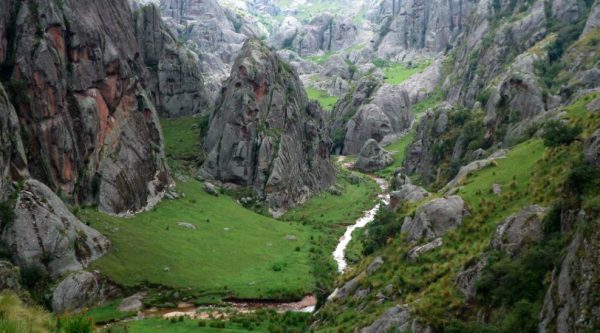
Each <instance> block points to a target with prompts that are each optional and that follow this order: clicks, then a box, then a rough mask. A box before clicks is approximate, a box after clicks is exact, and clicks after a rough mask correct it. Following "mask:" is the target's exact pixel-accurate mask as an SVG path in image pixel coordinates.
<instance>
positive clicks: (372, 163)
mask: <svg viewBox="0 0 600 333" xmlns="http://www.w3.org/2000/svg"><path fill="white" fill-rule="evenodd" d="M393 163H394V156H392V154H390V153H389V152H388V151H386V150H385V149H383V148H381V147H380V146H379V144H377V141H375V140H373V139H370V140H368V141H367V142H365V144H364V146H363V148H362V149H361V150H360V154H359V155H358V160H356V162H355V163H354V168H355V169H358V170H360V171H363V172H371V171H375V170H380V169H383V168H385V167H387V166H390V165H392V164H393Z"/></svg>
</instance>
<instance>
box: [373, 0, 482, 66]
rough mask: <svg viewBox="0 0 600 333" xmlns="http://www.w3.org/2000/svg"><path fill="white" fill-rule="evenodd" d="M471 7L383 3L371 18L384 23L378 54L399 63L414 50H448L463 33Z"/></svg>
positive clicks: (459, 0) (436, 1) (461, 2)
mask: <svg viewBox="0 0 600 333" xmlns="http://www.w3.org/2000/svg"><path fill="white" fill-rule="evenodd" d="M472 6H473V2H472V1H467V0H451V1H446V0H444V1H442V0H433V1H423V0H421V1H400V0H384V1H382V2H381V4H380V6H379V10H378V11H374V12H372V15H371V19H372V20H373V21H375V22H381V26H380V31H379V40H377V42H376V44H377V45H376V48H377V53H378V55H379V56H380V57H382V58H392V59H398V60H400V59H402V58H403V57H405V56H406V54H407V53H410V52H411V50H419V52H421V53H422V52H424V53H430V54H435V53H439V52H442V51H445V50H446V49H447V48H448V47H450V46H452V45H453V44H454V43H455V41H456V39H457V37H458V36H459V35H460V34H461V33H462V31H463V28H464V26H465V24H466V21H467V19H468V15H469V13H470V10H471V7H472Z"/></svg>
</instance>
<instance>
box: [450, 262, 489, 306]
mask: <svg viewBox="0 0 600 333" xmlns="http://www.w3.org/2000/svg"><path fill="white" fill-rule="evenodd" d="M487 262H488V258H487V257H486V256H482V257H481V258H479V259H478V260H476V261H474V262H472V263H470V264H468V265H466V266H465V267H463V268H462V269H461V270H460V272H459V273H458V274H457V275H456V278H455V279H454V284H455V285H456V287H457V288H458V290H460V291H461V292H462V293H463V295H465V297H466V298H467V299H470V298H473V297H475V295H476V292H477V290H476V286H477V280H478V279H479V278H480V277H481V273H482V272H483V269H484V268H485V266H486V265H487Z"/></svg>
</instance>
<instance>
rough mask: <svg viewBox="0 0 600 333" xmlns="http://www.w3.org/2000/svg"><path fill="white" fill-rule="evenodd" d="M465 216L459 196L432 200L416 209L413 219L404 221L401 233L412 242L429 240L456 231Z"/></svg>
mask: <svg viewBox="0 0 600 333" xmlns="http://www.w3.org/2000/svg"><path fill="white" fill-rule="evenodd" d="M466 214H467V212H466V209H465V202H464V201H463V199H462V198H461V197H460V196H457V195H454V196H451V197H448V198H438V199H434V200H432V201H430V202H428V203H426V204H424V205H422V206H420V207H419V208H417V211H416V212H415V216H414V218H412V219H410V218H409V219H407V220H405V221H404V224H402V233H403V234H405V235H406V237H407V240H409V241H413V242H416V241H420V240H431V239H434V238H437V237H441V236H443V235H445V234H446V233H448V232H449V231H451V230H453V229H456V228H457V227H458V226H459V225H461V224H462V221H463V218H464V216H465V215H466Z"/></svg>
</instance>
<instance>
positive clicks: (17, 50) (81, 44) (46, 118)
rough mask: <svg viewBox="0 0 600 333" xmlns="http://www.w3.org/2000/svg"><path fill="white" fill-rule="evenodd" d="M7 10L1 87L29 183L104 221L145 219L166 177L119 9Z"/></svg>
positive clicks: (126, 18)
mask: <svg viewBox="0 0 600 333" xmlns="http://www.w3.org/2000/svg"><path fill="white" fill-rule="evenodd" d="M10 3H13V10H12V11H8V12H9V13H10V15H9V16H8V17H7V18H6V19H7V21H4V22H3V25H4V26H6V27H7V31H9V33H8V34H6V35H5V36H4V40H3V45H7V47H6V51H5V52H4V53H5V56H4V62H3V64H2V65H3V75H4V76H3V80H6V81H5V82H7V83H6V84H7V87H8V90H9V92H10V94H11V96H12V97H11V102H12V103H13V104H14V105H15V109H16V111H17V115H18V118H19V122H20V126H21V129H22V130H21V137H22V138H23V144H24V148H25V152H26V154H27V156H28V157H29V158H28V165H27V168H28V170H29V172H30V174H31V176H32V177H34V178H36V179H38V180H41V181H43V182H44V183H46V184H48V185H49V186H50V187H51V188H52V189H54V190H55V191H60V192H62V193H63V195H65V196H67V197H69V198H71V200H72V201H73V202H77V203H82V204H96V205H98V207H99V209H100V210H102V211H105V212H109V213H124V212H128V211H139V210H141V209H144V208H145V207H146V206H147V205H148V202H151V201H153V200H155V198H157V197H159V196H160V192H161V191H162V190H163V189H164V188H165V187H166V186H168V184H169V177H168V174H167V170H166V167H165V164H164V159H163V154H164V153H163V149H162V137H161V131H160V125H159V124H158V117H157V114H156V111H155V109H154V106H153V104H152V102H151V101H150V99H149V98H148V96H147V94H146V91H145V90H144V87H143V85H142V79H143V77H144V75H145V74H146V73H145V69H144V68H145V67H144V65H143V63H142V62H141V59H140V58H139V53H140V51H139V47H138V43H137V41H136V38H135V34H134V29H133V24H132V22H133V15H132V13H131V11H130V10H129V7H128V5H127V4H126V2H124V1H122V2H117V3H114V2H110V3H100V2H93V3H89V4H88V3H82V2H77V3H65V4H64V5H62V7H61V6H59V4H57V3H55V2H50V3H48V2H39V3H37V2H31V3H30V4H29V5H27V6H25V5H23V6H20V5H18V4H16V3H15V2H10ZM107 8H114V11H115V12H118V13H119V14H118V15H112V14H109V12H108V11H107V10H106V9H107ZM81 17H83V18H86V19H85V20H79V19H76V18H81ZM17 147H18V146H17Z"/></svg>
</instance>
